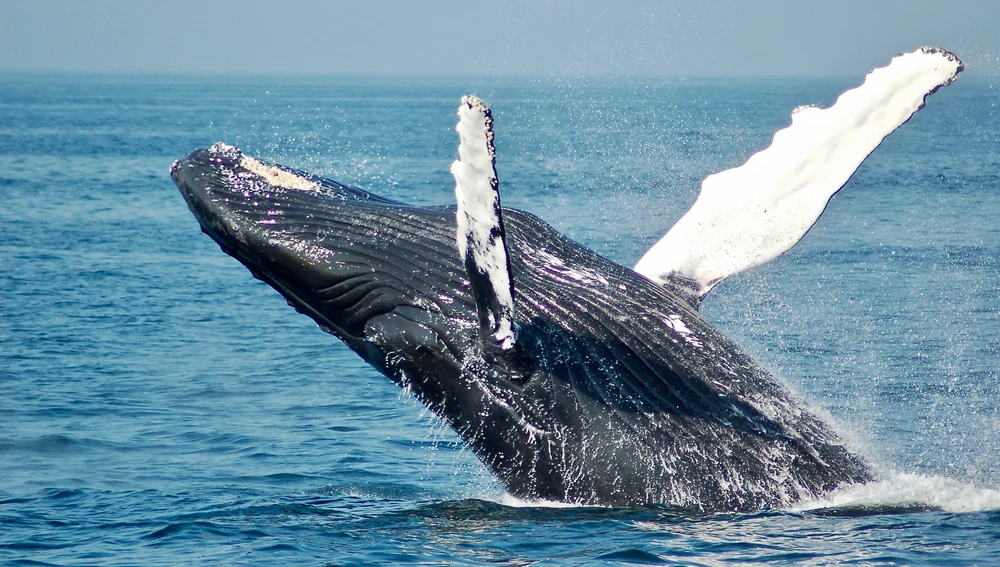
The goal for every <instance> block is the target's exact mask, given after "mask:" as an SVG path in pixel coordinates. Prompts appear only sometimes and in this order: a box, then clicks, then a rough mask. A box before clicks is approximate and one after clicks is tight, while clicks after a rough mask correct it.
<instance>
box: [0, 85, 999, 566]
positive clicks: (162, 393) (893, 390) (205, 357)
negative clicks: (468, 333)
mask: <svg viewBox="0 0 1000 567" xmlns="http://www.w3.org/2000/svg"><path fill="white" fill-rule="evenodd" d="M860 81H861V77H854V78H839V79H838V78H830V79H818V78H812V79H766V80H765V79H727V80H721V79H719V80H710V79H698V80H694V79H689V80H681V79H624V78H620V79H586V78H552V77H550V78H541V79H527V78H525V79H500V78H481V79H461V78H451V79H448V78H442V79H427V78H384V79H378V78H362V77H346V78H345V77H340V78H336V77H331V78H310V77H222V78H217V77H211V78H210V77H198V76H182V77H168V76H148V77H143V76H127V77H126V76H91V75H68V74H64V75H38V74H35V75H31V74H20V75H19V74H8V75H0V563H2V564H5V565H175V564H212V565H215V564H220V565H221V564H225V565H372V564H383V565H392V564H428V565H443V564H449V565H617V564H650V565H731V564H740V565H763V564H767V565H799V564H808V565H833V564H837V565H839V564H856V565H935V566H938V565H996V564H1000V259H998V258H1000V109H998V108H997V104H998V102H1000V93H998V90H997V89H998V86H997V85H996V84H995V81H991V80H989V79H988V78H983V77H977V76H975V75H974V74H971V73H970V76H967V77H962V78H960V79H959V80H958V81H957V82H956V83H955V84H954V85H952V86H949V87H947V88H943V89H941V90H940V91H939V92H938V93H937V94H935V95H933V96H932V97H930V98H929V99H928V104H927V107H926V108H925V109H923V110H922V111H920V112H919V113H917V115H915V116H914V117H913V119H911V120H910V121H909V122H908V123H907V124H905V125H904V126H903V127H902V128H901V129H900V130H899V131H897V132H896V133H894V134H893V135H891V136H890V137H889V138H888V139H887V140H886V141H885V142H884V143H883V144H882V146H881V147H880V148H879V149H878V150H876V151H875V153H874V154H873V155H872V156H871V157H870V158H869V159H868V161H867V162H866V163H865V164H864V165H862V167H861V169H860V170H859V171H858V172H857V174H856V175H855V176H854V178H853V179H852V180H851V181H850V183H848V184H847V186H846V187H845V188H844V189H843V190H842V191H841V192H840V193H839V194H838V195H837V196H836V197H834V199H833V201H832V202H831V204H830V205H829V207H828V209H827V211H826V213H825V214H824V216H823V217H822V218H821V219H820V221H819V222H818V223H817V225H816V226H815V227H814V228H813V229H812V231H811V232H810V233H809V234H808V235H807V236H806V237H805V238H804V239H803V241H802V242H800V243H799V244H798V245H797V246H796V247H795V248H793V249H792V250H791V251H789V252H788V253H786V254H784V255H783V256H781V257H780V258H778V259H777V260H775V261H774V262H772V263H770V264H767V265H765V266H762V267H760V268H757V269H755V270H752V271H750V272H748V273H746V274H743V275H740V276H737V277H735V278H732V279H731V280H728V281H726V282H724V283H723V284H722V285H720V286H719V287H718V288H716V290H715V291H713V292H712V294H711V295H710V296H709V297H708V299H707V300H706V302H705V303H704V304H703V306H702V308H701V311H702V313H704V314H705V316H706V318H707V319H708V320H709V321H711V322H713V323H714V324H715V325H716V326H718V327H719V328H720V329H722V330H723V331H724V332H725V333H726V334H727V335H728V336H729V337H730V338H732V339H734V340H735V341H736V342H737V343H738V344H740V345H741V346H742V347H743V348H744V349H745V350H747V351H748V352H749V353H751V354H752V355H753V356H754V357H756V358H757V360H758V361H760V362H761V363H763V364H764V365H765V366H766V367H768V368H769V369H770V370H771V371H772V372H773V373H774V374H775V375H777V376H779V377H780V378H781V379H782V380H783V381H785V382H786V383H788V384H789V385H790V386H791V387H792V388H793V389H795V390H796V391H798V392H799V393H800V395H801V396H802V397H803V398H805V399H806V400H808V401H809V403H810V404H812V405H814V406H816V407H818V408H822V409H821V410H820V411H822V412H823V415H825V416H826V417H827V419H828V420H830V421H831V422H832V423H834V424H835V425H836V428H837V429H838V431H840V432H841V434H842V435H843V436H844V437H845V438H847V439H849V440H850V443H851V444H852V446H853V447H855V449H856V450H857V451H859V452H861V453H863V454H864V455H866V456H867V457H868V459H869V460H870V461H871V462H873V463H874V464H875V465H876V468H877V470H878V471H879V475H880V477H881V480H880V481H879V482H877V483H873V484H871V485H868V486H864V487H856V488H853V489H849V490H845V491H842V492H839V493H836V494H833V495H830V496H829V497H828V498H827V499H825V500H823V501H818V502H810V503H803V504H801V505H800V506H797V507H795V508H794V509H787V510H767V511H763V512H759V513H752V514H714V515H704V514H694V513H691V512H689V511H683V510H678V509H673V508H670V507H668V506H646V507H639V508H626V509H611V508H589V507H554V506H538V505H530V504H529V503H524V502H518V501H516V500H514V499H513V498H511V497H509V496H506V495H504V493H503V490H502V489H501V488H500V487H499V486H498V485H497V483H496V482H495V481H494V480H493V479H492V477H491V476H490V474H489V473H488V472H487V471H486V469H485V468H484V467H483V466H482V465H480V464H479V462H478V461H477V460H476V458H475V457H474V456H473V455H472V454H471V453H470V452H469V450H468V449H466V448H465V447H464V446H463V444H462V443H461V442H460V441H459V440H458V438H457V436H456V435H455V434H454V432H452V431H451V430H450V429H449V428H447V427H446V426H444V425H442V424H441V423H440V422H438V421H437V420H436V419H435V418H434V416H433V415H430V414H429V412H427V411H426V410H425V409H424V408H423V407H422V406H421V405H420V404H419V403H418V402H417V401H415V400H414V399H411V398H408V397H407V396H406V395H405V394H403V393H402V392H401V391H400V390H399V389H398V388H397V387H396V386H394V385H393V384H391V383H390V382H389V381H388V380H387V379H386V378H384V377H383V376H381V375H379V374H378V373H377V372H376V371H375V370H373V369H372V368H370V367H369V366H367V365H366V364H364V363H363V362H362V361H361V360H360V359H359V358H358V357H357V356H356V355H355V354H353V353H352V352H351V351H349V350H348V349H347V348H346V347H345V346H344V345H343V344H341V343H340V341H338V340H337V339H335V338H334V337H331V336H329V335H327V334H325V333H323V332H321V331H320V330H319V329H318V328H317V327H316V325H315V324H314V323H313V322H312V321H311V320H310V319H308V318H307V317H304V316H302V315H299V314H297V313H295V311H294V310H292V309H290V308H289V307H288V306H287V305H286V304H285V302H284V300H283V299H282V298H281V297H280V296H279V295H278V294H277V293H276V292H274V291H273V290H272V289H271V288H269V287H268V286H267V285H265V284H263V283H261V282H259V281H257V280H255V279H253V278H252V277H251V276H250V274H249V273H248V272H247V271H246V270H245V269H244V268H243V267H242V266H240V265H239V264H238V263H237V262H236V261H235V260H233V259H231V258H230V257H228V256H226V255H225V254H223V253H222V252H220V250H219V249H218V247H217V246H216V245H215V244H214V243H213V242H212V241H211V240H210V239H209V238H208V237H206V236H205V235H203V234H201V232H200V231H199V229H198V224H197V222H196V221H195V219H194V217H193V216H192V215H191V214H190V213H189V212H188V211H187V209H186V206H185V204H184V202H183V200H182V198H181V196H180V194H179V193H178V192H177V189H176V188H175V187H174V184H173V183H172V182H171V180H170V177H169V175H168V170H169V167H170V164H171V163H172V162H173V161H174V160H175V159H177V158H180V157H182V156H183V155H185V154H186V153H188V152H189V151H191V150H193V149H195V148H199V147H207V146H208V145H210V144H212V143H214V142H217V141H225V142H227V143H230V144H234V145H237V146H239V147H241V148H242V149H243V150H244V152H246V153H248V154H250V155H254V156H257V157H260V158H263V159H266V160H269V161H273V162H278V163H282V164H285V165H288V166H292V167H295V168H298V169H302V170H306V171H310V172H314V173H318V174H320V175H323V176H325V177H330V178H333V179H336V180H338V181H341V182H343V183H347V184H350V185H355V186H359V187H362V188H364V189H367V190H369V191H372V192H375V193H378V194H381V195H385V196H388V197H392V198H394V199H398V200H401V201H404V202H408V203H413V204H420V205H423V204H444V203H451V202H453V200H454V193H453V191H454V181H453V179H452V177H451V175H450V173H449V171H448V168H449V166H450V164H451V161H452V160H453V159H455V156H456V150H457V137H456V134H455V131H454V126H455V121H456V117H455V110H456V108H457V104H458V100H459V98H460V97H461V96H462V95H463V94H467V93H475V94H477V95H479V96H480V97H482V98H483V99H484V100H485V101H486V102H487V103H489V104H490V105H491V107H492V108H493V112H494V118H495V129H496V136H497V139H496V145H497V170H498V175H499V178H500V184H501V194H502V197H503V200H504V204H505V205H506V206H509V207H516V208H520V209H525V210H527V211H530V212H533V213H535V214H536V215H538V216H540V217H542V218H544V219H545V220H546V221H548V222H549V223H551V224H552V225H553V226H555V227H556V228H557V229H558V230H559V231H561V232H563V233H565V234H566V235H568V236H570V237H572V238H574V239H576V240H578V241H579V242H581V243H583V244H585V245H587V246H589V247H590V248H592V249H594V250H596V251H597V252H598V253H600V254H602V255H604V256H606V257H608V258H611V259H613V260H615V261H617V262H619V263H621V264H624V265H626V266H631V265H633V264H634V263H635V261H636V260H637V259H638V258H639V256H641V254H642V253H643V252H644V251H645V250H646V249H647V248H648V247H649V246H650V245H652V243H653V242H655V241H656V240H657V239H659V237H660V236H662V235H663V234H664V233H665V232H666V230H667V229H668V228H669V227H670V226H671V225H672V224H673V223H674V222H675V221H676V220H677V219H678V218H679V217H680V216H681V215H682V214H683V213H684V211H685V210H686V209H687V208H688V207H689V206H690V205H691V203H692V202H693V200H694V198H695V196H696V195H697V191H698V186H699V183H700V181H701V180H702V179H703V178H704V177H705V176H706V175H708V174H710V173H713V172H717V171H720V170H723V169H726V168H729V167H733V166H736V165H739V164H741V163H742V162H743V161H745V160H746V159H747V157H749V156H750V155H751V154H752V153H753V152H755V151H758V150H760V149H762V148H764V147H766V146H767V145H768V143H769V141H770V137H771V136H772V135H773V133H774V132H775V131H776V130H777V129H779V128H781V127H783V126H785V125H787V124H788V123H789V115H790V112H791V110H792V109H793V108H795V107H797V106H799V105H802V104H820V105H829V104H831V103H832V102H833V101H834V100H835V99H836V96H837V95H838V94H839V93H840V92H841V91H843V90H845V89H847V88H850V87H852V86H855V85H857V84H859V83H860Z"/></svg>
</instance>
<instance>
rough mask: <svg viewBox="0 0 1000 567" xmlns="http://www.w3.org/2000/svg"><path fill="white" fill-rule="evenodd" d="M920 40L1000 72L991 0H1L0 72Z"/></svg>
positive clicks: (996, 12) (238, 68)
mask: <svg viewBox="0 0 1000 567" xmlns="http://www.w3.org/2000/svg"><path fill="white" fill-rule="evenodd" d="M921 45H933V46H938V47H945V48H948V49H951V50H953V51H955V52H956V53H958V54H959V56H961V57H962V59H963V60H965V62H966V66H967V68H968V71H967V74H970V73H972V74H977V75H986V76H990V77H995V76H996V75H997V74H998V73H1000V1H995V0H908V1H897V0H865V1H859V0H827V1H824V2H813V1H808V0H797V1H791V0H756V1H753V0H746V1H743V0H718V1H712V2H709V1H704V2H699V1H697V0H685V1H671V0H665V1H660V2H654V1H628V0H618V1H597V0H573V1H563V0H558V1H555V0H553V1H545V0H537V1H495V2H475V1H472V0H466V1H452V0H428V1H385V0H357V1H350V2H349V1H338V0H333V1H320V0H285V1H282V2H260V1H254V0H242V1H239V2H233V1H215V0H200V1H192V0H171V1H147V0H127V1H123V0H105V1H101V0H0V72H2V71H69V72H111V73H144V74H145V73H170V74H175V73H195V74H295V75H301V74H306V75H343V74H351V75H381V76H385V75H406V76H411V75H419V76H463V75H469V76H472V75H474V76H484V75H501V76H561V75H568V76H579V75H626V76H671V77H703V76H718V77H727V76H776V77H778V76H801V75H807V76H816V75H829V76H845V75H857V74H858V73H859V72H860V73H864V72H867V71H868V70H870V69H872V68H874V67H877V66H882V65H884V64H885V63H886V62H887V61H888V60H889V58H891V56H892V55H895V54H896V53H901V52H904V51H912V50H914V49H916V48H917V47H920V46H921Z"/></svg>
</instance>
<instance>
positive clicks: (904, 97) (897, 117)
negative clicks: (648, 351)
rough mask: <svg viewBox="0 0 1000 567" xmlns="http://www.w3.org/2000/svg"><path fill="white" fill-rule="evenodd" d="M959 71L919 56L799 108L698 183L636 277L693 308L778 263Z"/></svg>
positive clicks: (928, 53) (944, 54) (954, 60)
mask: <svg viewBox="0 0 1000 567" xmlns="http://www.w3.org/2000/svg"><path fill="white" fill-rule="evenodd" d="M962 69H963V66H962V62H961V61H960V60H959V59H958V57H956V56H955V55H953V54H952V53H949V52H948V51H945V50H942V49H933V48H927V47H924V48H921V49H918V50H917V51H914V52H913V53H905V54H902V55H897V56H896V57H895V58H893V60H892V62H891V63H889V65H888V66H886V67H882V68H879V69H875V70H874V71H872V72H871V73H869V74H868V76H867V77H866V78H865V81H864V83H863V84H862V85H861V86H860V87H857V88H855V89H851V90H849V91H847V92H845V93H843V94H841V95H840V97H839V98H838V99H837V102H836V103H835V104H834V105H833V106H831V107H830V108H826V109H820V108H817V107H803V108H799V109H796V110H795V111H794V112H793V113H792V124H791V125H790V126H788V127H787V128H785V129H783V130H780V131H778V132H777V133H776V134H775V135H774V140H773V141H772V143H771V145H770V146H769V147H768V148H767V149H765V150H763V151H761V152H759V153H757V154H754V155H753V156H751V157H750V159H749V160H747V162H746V163H745V164H743V165H741V166H740V167H737V168H734V169H730V170H727V171H723V172H721V173H717V174H714V175H710V176H709V177H707V178H706V179H705V181H704V182H702V186H701V193H700V194H699V195H698V199H697V201H695V204H694V206H692V207H691V210H689V211H688V212H687V213H686V214H685V215H684V216H683V217H681V219H680V220H679V221H678V222H677V224H676V225H674V226H673V228H671V229H670V231H669V232H667V234H666V236H664V237H663V238H662V239H661V240H660V241H659V242H657V243H656V244H655V245H654V246H653V247H652V248H650V250H649V251H648V252H646V254H645V255H644V256H643V257H642V258H640V259H639V262H638V263H637V264H636V266H635V271H636V272H638V273H640V274H642V275H644V276H646V277H647V278H649V279H651V280H653V281H657V282H660V283H662V284H664V285H668V286H674V287H677V286H680V287H682V288H689V289H690V291H691V293H692V294H693V295H695V296H697V299H696V300H695V301H694V302H693V303H694V304H695V306H697V303H698V302H700V301H701V299H702V298H704V297H705V295H707V294H708V292H709V291H711V290H712V288H713V287H714V286H715V285H716V284H718V283H719V282H721V281H722V280H724V279H726V278H728V277H729V276H732V275H734V274H737V273H740V272H742V271H744V270H748V269H750V268H753V267H755V266H759V265H761V264H764V263H766V262H769V261H770V260H772V259H774V258H776V257H777V256H778V255H780V254H781V253H783V252H785V251H786V250H788V249H789V248H791V247H792V246H794V245H795V243H797V242H798V241H799V240H801V239H802V237H803V236H805V234H806V232H808V231H809V229H810V228H811V227H812V225H813V224H814V223H815V222H816V219H818V218H819V216H820V215H821V214H822V213H823V210H824V209H825V208H826V205H827V203H828V202H829V201H830V198H831V197H833V195H834V194H835V193H836V192H837V191H839V190H840V188H841V187H843V186H844V184H846V183H847V181H848V180H849V179H850V178H851V175H853V174H854V172H855V171H856V170H857V169H858V166H860V165H861V163H862V162H863V161H864V160H865V158H867V157H868V155H869V154H870V153H871V152H872V151H874V150H875V148H877V147H878V145H879V144H880V143H881V142H882V140H883V139H884V138H885V137H886V136H888V135H889V134H890V133H892V131H893V130H895V129H896V128H898V127H899V126H900V125H902V124H903V123H904V122H906V121H907V120H909V118H910V116H912V115H913V113H914V112H916V111H917V110H920V109H921V108H922V107H923V106H924V98H925V97H926V96H927V95H929V94H932V93H934V92H935V91H936V90H937V89H938V88H939V87H942V86H944V85H948V84H950V83H951V82H952V81H954V80H955V78H956V77H957V76H958V74H959V73H960V72H961V71H962ZM678 282H680V283H678ZM674 284H676V285H674Z"/></svg>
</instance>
